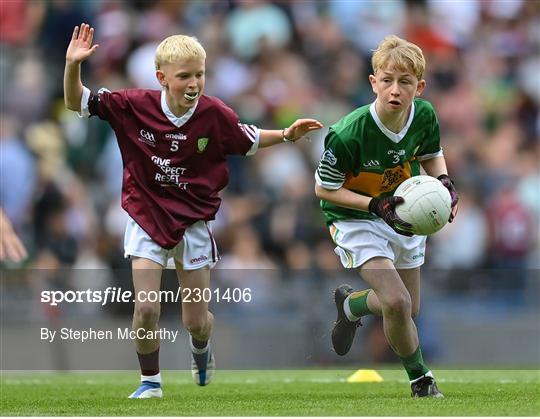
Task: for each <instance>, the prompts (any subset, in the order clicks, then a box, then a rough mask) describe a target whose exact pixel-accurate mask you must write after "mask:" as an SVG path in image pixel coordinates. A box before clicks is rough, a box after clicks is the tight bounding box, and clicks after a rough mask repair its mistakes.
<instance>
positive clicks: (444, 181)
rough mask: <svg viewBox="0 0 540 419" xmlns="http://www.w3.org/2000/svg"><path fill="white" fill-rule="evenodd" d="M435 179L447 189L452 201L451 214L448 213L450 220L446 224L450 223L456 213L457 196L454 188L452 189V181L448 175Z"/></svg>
mask: <svg viewBox="0 0 540 419" xmlns="http://www.w3.org/2000/svg"><path fill="white" fill-rule="evenodd" d="M437 179H439V180H440V181H441V183H442V184H443V185H444V187H445V188H446V189H448V192H450V198H451V199H452V204H451V205H452V212H451V213H450V218H449V219H448V222H449V223H451V222H452V221H454V218H455V216H456V214H457V211H458V201H459V196H458V193H457V191H456V188H455V187H454V182H452V179H450V177H449V176H448V175H440V176H439V177H438V178H437Z"/></svg>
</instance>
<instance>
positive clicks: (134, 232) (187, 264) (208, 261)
mask: <svg viewBox="0 0 540 419" xmlns="http://www.w3.org/2000/svg"><path fill="white" fill-rule="evenodd" d="M124 256H125V257H126V258H129V257H131V256H136V257H142V258H145V259H150V260H153V261H154V262H156V263H159V264H160V265H161V266H163V267H170V268H173V267H174V261H173V259H175V260H177V261H178V262H180V263H181V264H182V265H183V269H185V270H188V271H189V270H194V269H200V268H203V267H205V266H209V267H210V268H213V267H214V266H215V264H216V263H217V261H218V260H219V254H218V250H217V246H216V242H215V240H214V236H213V235H212V231H211V230H210V224H209V223H208V222H206V221H197V222H196V223H195V224H192V225H191V226H189V227H188V228H187V229H186V231H185V232H184V237H183V239H182V241H181V242H180V243H178V244H177V245H176V246H175V247H173V248H172V249H164V248H162V247H161V246H160V245H158V244H157V243H156V242H154V241H153V240H152V239H151V238H150V236H149V235H148V234H147V233H146V231H144V230H143V229H142V228H141V227H140V226H139V225H138V224H137V223H136V222H135V220H133V218H131V217H128V222H127V226H126V234H125V235H124Z"/></svg>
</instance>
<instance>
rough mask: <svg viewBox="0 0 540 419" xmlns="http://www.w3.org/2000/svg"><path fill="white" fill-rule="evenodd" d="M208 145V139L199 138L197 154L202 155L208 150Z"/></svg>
mask: <svg viewBox="0 0 540 419" xmlns="http://www.w3.org/2000/svg"><path fill="white" fill-rule="evenodd" d="M207 145H208V138H206V137H204V138H199V139H198V140H197V152H198V153H202V152H203V151H204V150H205V149H206V146H207Z"/></svg>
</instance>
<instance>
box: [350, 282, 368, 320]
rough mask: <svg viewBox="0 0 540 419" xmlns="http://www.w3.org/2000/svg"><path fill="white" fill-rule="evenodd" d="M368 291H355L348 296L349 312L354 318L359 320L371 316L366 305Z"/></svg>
mask: <svg viewBox="0 0 540 419" xmlns="http://www.w3.org/2000/svg"><path fill="white" fill-rule="evenodd" d="M370 291H371V289H369V290H364V291H356V292H353V293H351V295H349V297H348V300H349V310H350V311H351V314H352V315H353V316H354V317H358V318H359V317H362V316H366V315H368V314H373V312H372V311H371V310H370V309H369V308H368V305H367V297H368V294H369V292H370ZM349 320H351V319H349Z"/></svg>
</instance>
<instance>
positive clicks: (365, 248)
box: [330, 220, 426, 269]
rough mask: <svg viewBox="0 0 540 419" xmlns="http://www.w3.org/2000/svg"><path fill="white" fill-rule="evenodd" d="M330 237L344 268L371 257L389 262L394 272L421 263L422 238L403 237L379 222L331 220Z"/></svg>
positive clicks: (424, 238) (423, 241)
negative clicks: (381, 258)
mask: <svg viewBox="0 0 540 419" xmlns="http://www.w3.org/2000/svg"><path fill="white" fill-rule="evenodd" d="M330 235H331V236H332V240H334V243H335V244H336V245H337V247H336V248H335V250H334V251H335V252H336V254H337V255H338V256H339V257H340V259H341V263H342V264H343V266H344V267H345V268H358V267H359V266H362V265H363V264H364V263H366V262H367V261H368V260H369V259H373V258H374V257H385V258H388V259H390V260H391V261H392V262H393V263H394V266H395V267H396V269H412V268H416V267H418V266H421V265H423V264H424V255H425V252H426V236H412V237H407V236H403V235H401V234H398V233H396V232H395V231H394V230H392V228H391V227H390V226H389V225H388V224H386V223H385V222H384V221H383V220H346V221H345V220H344V221H334V223H333V224H332V225H331V226H330Z"/></svg>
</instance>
